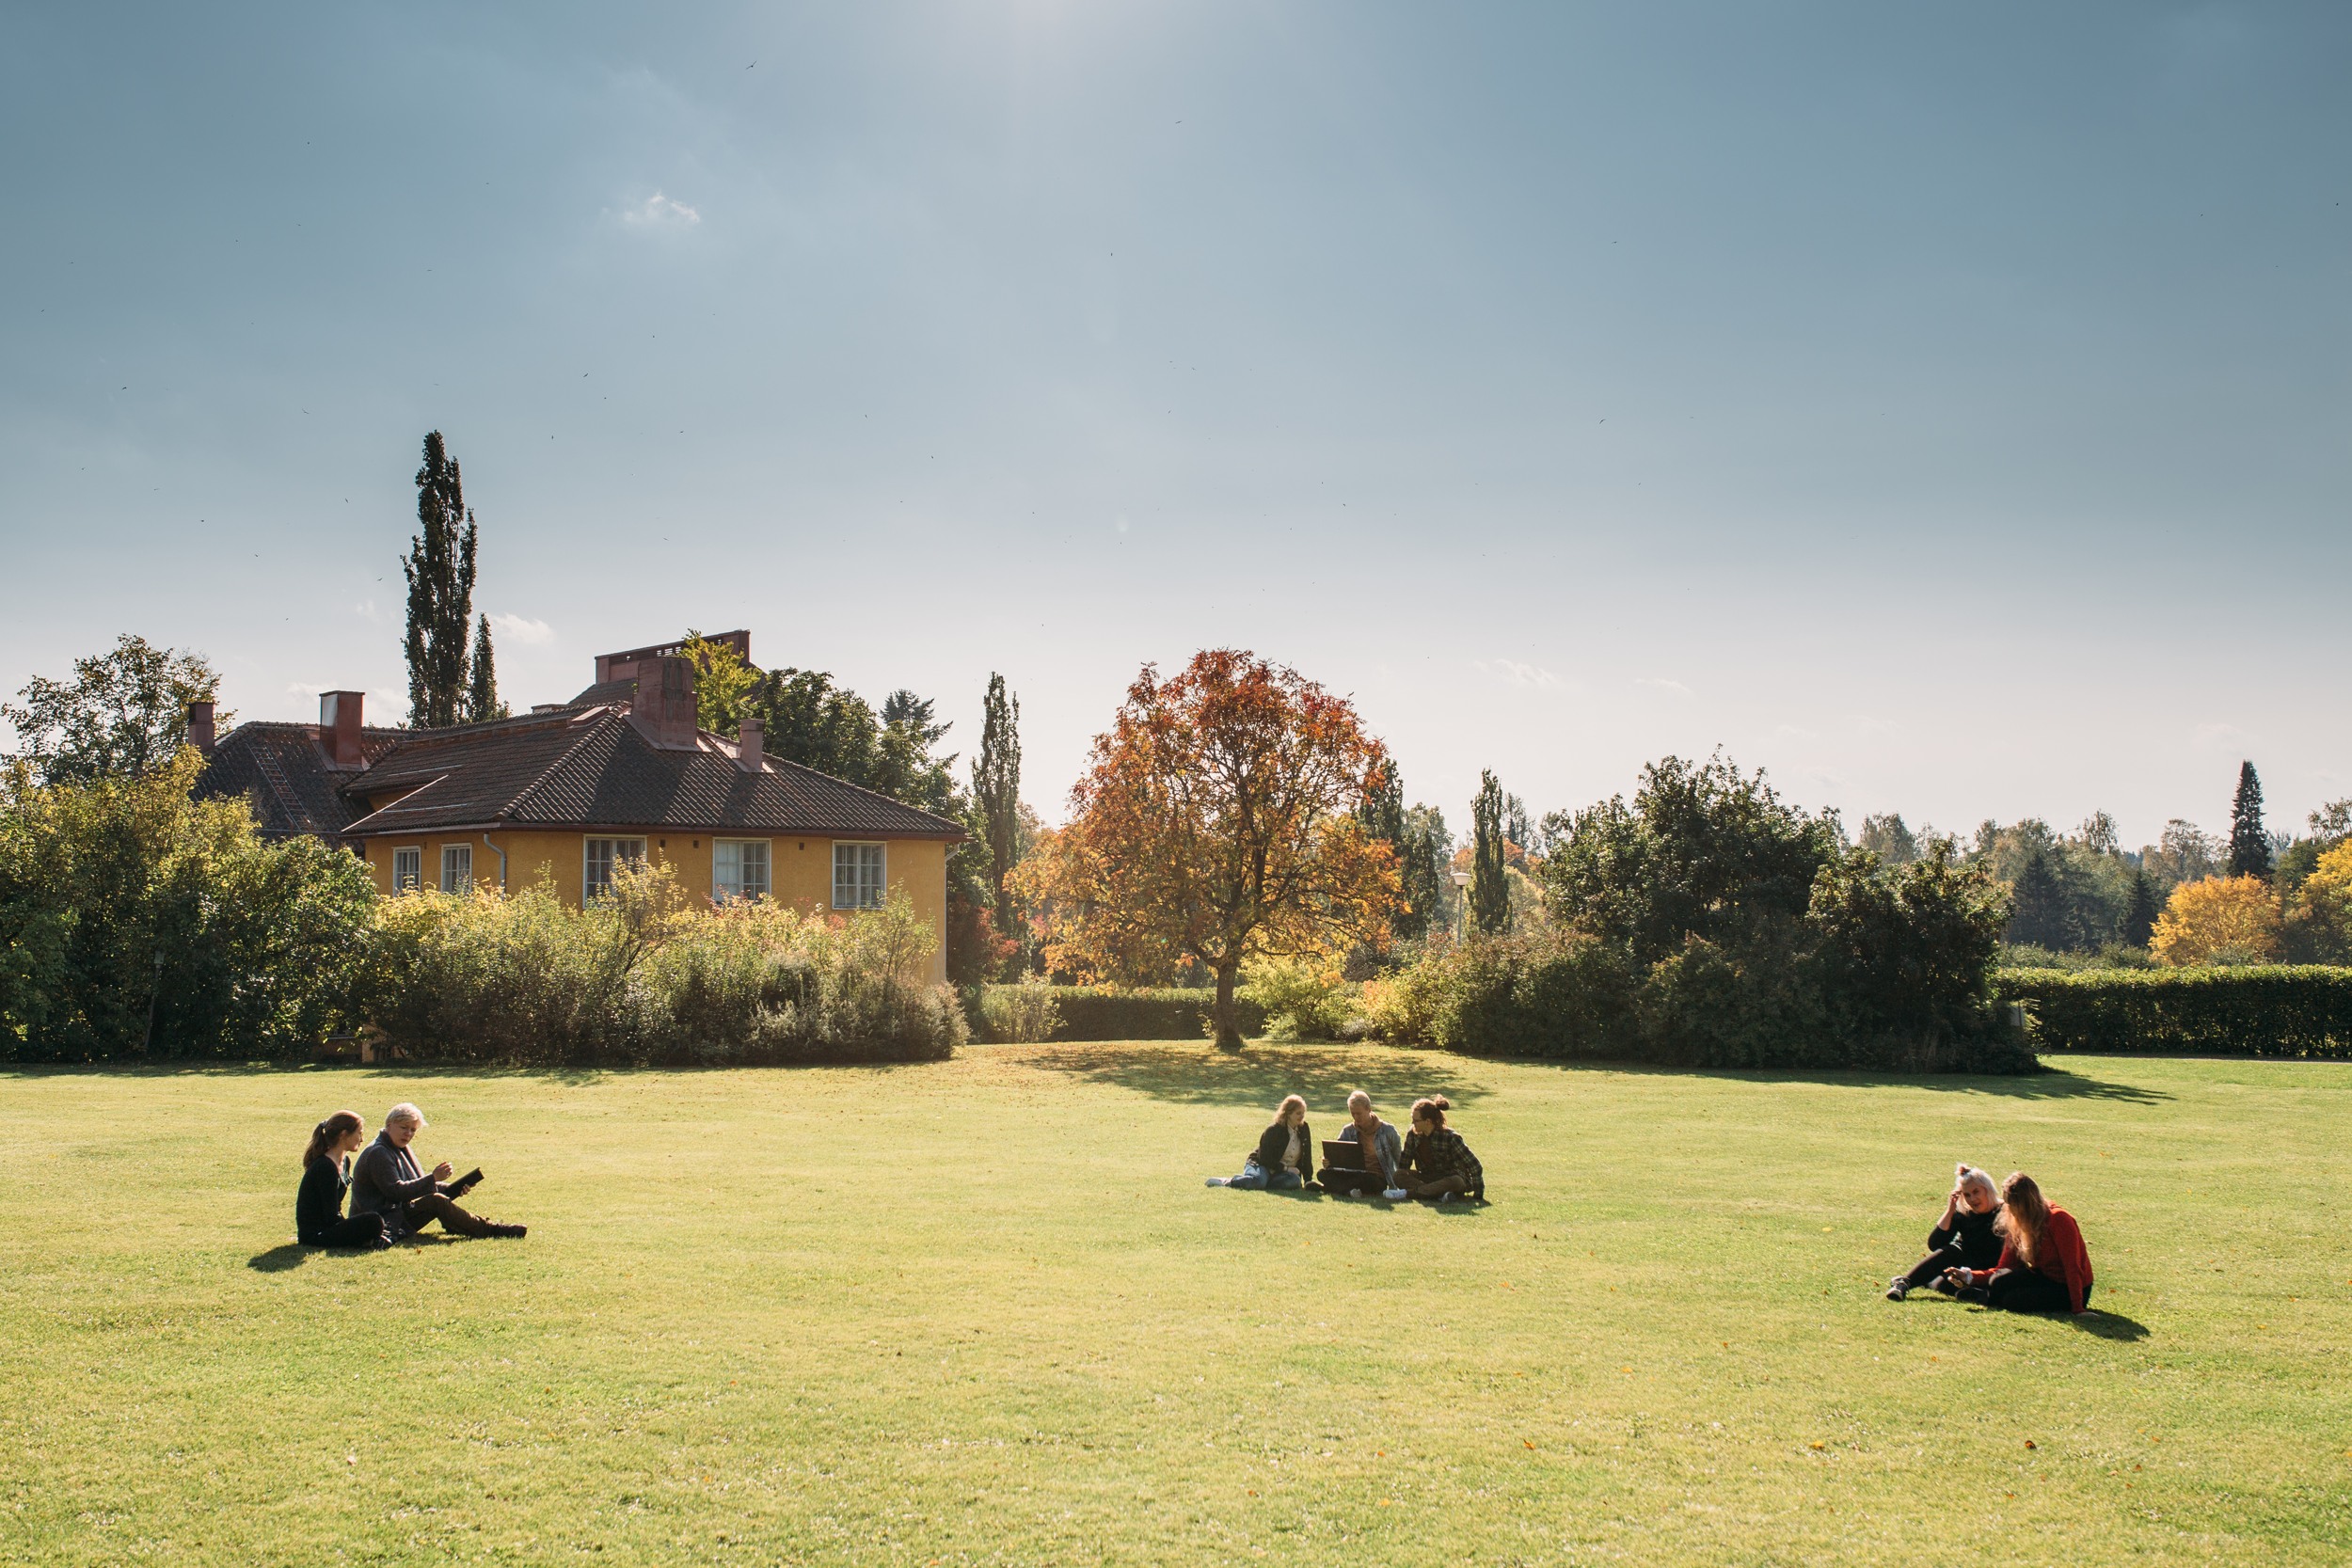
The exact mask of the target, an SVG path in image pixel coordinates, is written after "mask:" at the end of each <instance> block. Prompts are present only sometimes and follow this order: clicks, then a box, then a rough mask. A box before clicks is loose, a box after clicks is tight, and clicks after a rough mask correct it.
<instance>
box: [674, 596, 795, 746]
mask: <svg viewBox="0 0 2352 1568" xmlns="http://www.w3.org/2000/svg"><path fill="white" fill-rule="evenodd" d="M678 655H679V657H682V658H688V659H691V660H692V661H693V664H694V722H695V724H696V725H697V726H698V727H700V728H702V729H706V730H708V731H709V732H710V733H711V734H713V735H732V734H733V733H735V730H736V727H737V726H738V725H739V724H740V723H742V721H743V717H744V714H745V713H746V712H747V711H748V710H749V707H750V700H751V696H752V693H753V692H754V691H755V690H756V689H758V687H759V684H760V673H759V672H758V671H757V670H755V669H753V668H752V667H751V666H750V665H749V664H746V663H745V662H743V656H742V655H741V654H739V653H737V652H736V651H735V644H734V643H732V642H714V641H711V640H710V639H709V638H707V637H705V636H704V635H703V634H702V633H701V632H698V631H696V630H695V629H694V628H693V627H691V626H689V627H687V628H686V641H685V642H684V643H682V644H680V646H679V648H678ZM762 750H763V752H766V753H767V754H769V755H777V754H780V753H778V752H776V747H775V740H774V737H773V736H770V737H769V741H768V744H767V745H766V746H765V747H763V748H762Z"/></svg>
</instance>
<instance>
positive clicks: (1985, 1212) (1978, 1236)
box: [1886, 1165, 2001, 1301]
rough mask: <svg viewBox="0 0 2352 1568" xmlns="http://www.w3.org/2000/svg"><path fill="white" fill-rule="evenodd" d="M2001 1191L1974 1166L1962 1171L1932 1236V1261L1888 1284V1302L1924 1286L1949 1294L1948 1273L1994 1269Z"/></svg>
mask: <svg viewBox="0 0 2352 1568" xmlns="http://www.w3.org/2000/svg"><path fill="white" fill-rule="evenodd" d="M2000 1213H2001V1196H2000V1189H1998V1188H1997V1187H1995V1186H1994V1184H1993V1178H1991V1177H1990V1176H1987V1175H1986V1174H1985V1173H1984V1172H1982V1171H1980V1170H1979V1169H1978V1168H1977V1167H1976V1166H1974V1165H1963V1166H1961V1167H1960V1176H1959V1179H1958V1180H1955V1181H1954V1182H1953V1183H1952V1195H1951V1196H1949V1197H1947V1198H1946V1199H1945V1200H1944V1217H1943V1218H1942V1219H1940V1220H1938V1221H1937V1222H1936V1225H1935V1228H1934V1229H1933V1230H1931V1231H1929V1232H1928V1255H1927V1256H1926V1257H1925V1258H1922V1259H1919V1261H1918V1262H1916V1263H1915V1264H1913V1265H1912V1269H1911V1272H1910V1273H1909V1274H1899V1275H1896V1276H1895V1277H1894V1278H1892V1279H1890V1280H1888V1281H1887V1282H1886V1299H1887V1300H1889V1301H1900V1300H1902V1299H1903V1297H1905V1296H1907V1295H1909V1294H1910V1293H1911V1292H1912V1291H1915V1290H1917V1289H1918V1288H1919V1287H1920V1286H1922V1285H1929V1284H1932V1285H1934V1286H1935V1287H1936V1288H1937V1289H1938V1290H1945V1289H1947V1287H1946V1285H1945V1283H1944V1271H1945V1270H1947V1269H1989V1268H1991V1267H1992V1266H1993V1264H1994V1260H1995V1259H1998V1258H1999V1257H2000V1256H2001V1238H2000V1237H1999V1236H1998V1235H1996V1234H1994V1229H1993V1222H1994V1220H1996V1219H1998V1218H1999V1217H2000Z"/></svg>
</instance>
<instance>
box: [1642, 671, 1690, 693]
mask: <svg viewBox="0 0 2352 1568" xmlns="http://www.w3.org/2000/svg"><path fill="white" fill-rule="evenodd" d="M1633 684H1634V685H1636V686H1646V687H1648V688H1650V689H1652V690H1654V691H1665V692H1671V693H1672V694H1673V695H1675V696H1677V697H1688V696H1690V695H1692V692H1691V689H1690V688H1689V687H1687V686H1685V685H1683V684H1682V683H1681V682H1680V681H1670V680H1668V679H1666V678H1665V677H1664V676H1662V675H1649V676H1645V677H1643V678H1642V679H1640V680H1637V681H1635V682H1634V683H1633Z"/></svg>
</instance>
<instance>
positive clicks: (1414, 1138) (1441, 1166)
mask: <svg viewBox="0 0 2352 1568" xmlns="http://www.w3.org/2000/svg"><path fill="white" fill-rule="evenodd" d="M1405 1164H1408V1165H1411V1166H1412V1167H1413V1168H1414V1169H1416V1170H1418V1171H1420V1172H1421V1179H1422V1180H1423V1181H1442V1180H1445V1179H1446V1178H1447V1177H1449V1176H1459V1177H1460V1178H1461V1179H1462V1181H1463V1184H1464V1185H1465V1186H1467V1187H1468V1188H1469V1189H1470V1191H1471V1192H1473V1193H1477V1192H1484V1191H1486V1172H1485V1171H1484V1170H1482V1169H1481V1168H1480V1167H1479V1164H1478V1156H1477V1155H1475V1154H1472V1153H1471V1152H1470V1145H1468V1144H1466V1143H1464V1142H1463V1141H1462V1134H1461V1133H1459V1132H1455V1131H1454V1129H1453V1128H1451V1127H1440V1128H1438V1130H1437V1131H1436V1132H1432V1133H1430V1134H1429V1135H1428V1136H1427V1137H1423V1136H1422V1135H1421V1134H1420V1133H1419V1132H1407V1133H1406V1134H1405Z"/></svg>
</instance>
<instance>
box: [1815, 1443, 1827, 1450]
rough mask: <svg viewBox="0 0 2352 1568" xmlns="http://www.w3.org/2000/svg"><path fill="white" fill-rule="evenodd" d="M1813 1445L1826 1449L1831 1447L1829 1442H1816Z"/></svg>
mask: <svg viewBox="0 0 2352 1568" xmlns="http://www.w3.org/2000/svg"><path fill="white" fill-rule="evenodd" d="M1813 1446H1814V1447H1815V1448H1817V1449H1826V1448H1828V1447H1829V1445H1828V1444H1827V1443H1816V1444H1814V1445H1813Z"/></svg>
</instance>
